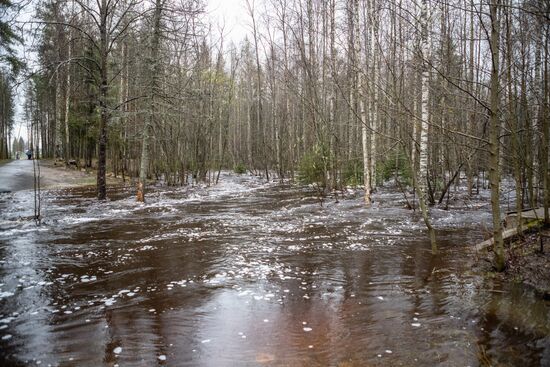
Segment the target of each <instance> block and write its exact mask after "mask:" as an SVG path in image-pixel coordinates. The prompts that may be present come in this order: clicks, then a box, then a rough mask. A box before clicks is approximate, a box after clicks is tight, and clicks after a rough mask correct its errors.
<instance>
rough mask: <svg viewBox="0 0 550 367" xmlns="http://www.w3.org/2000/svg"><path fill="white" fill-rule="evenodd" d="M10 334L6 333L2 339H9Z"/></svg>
mask: <svg viewBox="0 0 550 367" xmlns="http://www.w3.org/2000/svg"><path fill="white" fill-rule="evenodd" d="M11 338H12V336H11V335H10V334H6V335H4V336H3V337H2V340H10V339H11Z"/></svg>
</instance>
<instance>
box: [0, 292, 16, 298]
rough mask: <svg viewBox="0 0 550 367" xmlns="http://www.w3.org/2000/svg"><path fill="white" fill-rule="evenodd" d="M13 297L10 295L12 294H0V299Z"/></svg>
mask: <svg viewBox="0 0 550 367" xmlns="http://www.w3.org/2000/svg"><path fill="white" fill-rule="evenodd" d="M13 295H14V293H12V292H0V299H2V298H6V297H11V296H13Z"/></svg>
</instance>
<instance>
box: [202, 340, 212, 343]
mask: <svg viewBox="0 0 550 367" xmlns="http://www.w3.org/2000/svg"><path fill="white" fill-rule="evenodd" d="M210 341H211V340H210V339H204V340H203V341H201V343H202V344H206V343H210Z"/></svg>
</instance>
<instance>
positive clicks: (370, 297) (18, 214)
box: [0, 174, 550, 367]
mask: <svg viewBox="0 0 550 367" xmlns="http://www.w3.org/2000/svg"><path fill="white" fill-rule="evenodd" d="M110 196H111V200H110V201H107V202H103V203H98V202H97V201H96V200H95V199H94V190H93V188H79V189H70V190H58V191H47V192H45V193H44V198H43V203H42V205H43V213H42V214H43V217H44V220H43V223H42V225H41V226H36V225H35V224H34V223H33V222H32V221H29V220H28V219H27V218H26V217H27V216H30V215H32V212H33V206H32V205H33V195H32V192H30V191H20V192H16V193H10V194H3V195H2V196H1V197H0V213H1V214H0V259H1V260H0V365H2V366H12V365H13V366H18V365H37V364H40V365H43V366H47V365H52V366H115V365H119V366H154V365H167V366H342V367H343V366H435V365H439V366H480V365H499V366H539V365H540V366H548V365H550V336H549V335H550V305H549V303H548V302H545V301H543V300H541V299H539V298H537V297H536V296H534V295H533V294H532V293H531V292H530V291H529V290H527V289H523V288H522V287H519V286H503V285H501V284H499V283H498V282H497V281H495V280H492V279H488V278H482V277H480V276H478V275H476V274H474V273H473V272H472V261H473V260H474V256H475V255H474V254H472V253H471V252H470V251H469V250H468V246H470V245H471V244H473V243H475V242H477V241H479V240H480V239H482V238H483V236H484V235H486V234H487V228H490V221H491V217H490V214H489V208H488V207H487V206H486V205H485V204H484V203H482V202H471V203H469V205H464V204H463V203H460V205H459V207H457V208H454V209H451V210H449V211H444V210H439V209H433V212H432V215H433V217H434V223H435V226H436V228H437V230H438V232H437V233H438V240H439V244H440V247H441V254H440V255H439V256H437V257H433V256H432V255H431V254H430V245H429V241H427V240H426V233H425V231H424V225H423V222H422V220H421V217H420V216H419V215H418V214H415V213H413V212H412V211H409V210H406V209H401V208H403V199H402V196H401V194H399V193H398V192H394V191H392V189H391V188H385V189H381V190H380V191H379V193H377V194H376V195H375V196H374V198H375V200H377V202H376V203H375V207H373V208H370V209H365V208H363V205H362V203H361V193H360V192H358V193H356V194H353V193H350V194H349V196H348V197H347V198H341V199H340V200H339V201H338V202H336V201H335V200H334V199H327V200H326V201H325V202H324V203H323V205H320V203H319V201H318V200H317V198H316V196H315V193H314V192H313V190H310V189H307V188H297V187H292V186H290V185H279V184H276V183H270V184H266V183H265V181H261V180H259V179H257V178H254V177H250V176H247V175H243V176H234V175H230V174H222V177H221V183H220V184H219V185H218V186H214V187H211V188H182V189H170V190H168V189H162V188H161V189H158V190H157V191H155V192H154V193H151V194H150V195H149V196H148V202H147V203H146V204H139V203H136V202H135V200H134V196H133V192H132V191H131V190H130V189H124V188H119V189H117V190H113V191H111V193H110ZM457 205H458V204H457Z"/></svg>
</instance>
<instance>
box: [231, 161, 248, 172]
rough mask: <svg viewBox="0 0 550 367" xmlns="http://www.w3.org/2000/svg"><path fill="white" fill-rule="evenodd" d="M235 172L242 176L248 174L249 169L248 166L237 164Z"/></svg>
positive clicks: (234, 168)
mask: <svg viewBox="0 0 550 367" xmlns="http://www.w3.org/2000/svg"><path fill="white" fill-rule="evenodd" d="M233 171H234V172H235V173H236V174H238V175H242V174H243V173H246V171H247V169H246V166H245V165H244V164H243V163H242V162H241V163H237V164H236V165H235V167H233Z"/></svg>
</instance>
